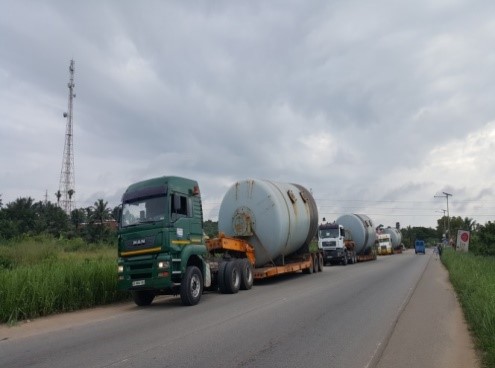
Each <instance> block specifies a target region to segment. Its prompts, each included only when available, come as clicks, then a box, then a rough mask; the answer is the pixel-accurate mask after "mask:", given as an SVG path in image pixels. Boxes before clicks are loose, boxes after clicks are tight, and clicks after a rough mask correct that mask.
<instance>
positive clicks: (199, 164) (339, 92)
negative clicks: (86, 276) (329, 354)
mask: <svg viewBox="0 0 495 368" xmlns="http://www.w3.org/2000/svg"><path fill="white" fill-rule="evenodd" d="M0 5H1V9H2V11H1V12H0V127H1V134H0V194H1V199H2V201H3V204H4V205H5V204H7V203H9V202H11V201H14V200H15V199H16V198H18V197H28V196H30V197H32V198H34V199H35V200H37V201H38V200H44V199H45V194H46V193H47V194H48V200H50V201H52V202H56V198H55V195H54V193H55V192H56V191H57V190H58V189H59V180H60V172H61V168H62V158H63V151H64V140H65V129H66V119H64V117H63V112H65V111H67V105H68V93H69V89H68V88H67V83H68V82H69V63H70V60H71V59H74V60H75V93H76V98H75V100H74V154H75V155H74V156H75V157H74V166H75V183H76V188H75V190H76V194H75V200H76V206H77V207H87V206H90V205H92V204H93V203H94V202H95V201H96V200H97V199H99V198H103V199H104V200H106V201H108V203H109V205H110V206H112V207H113V206H115V205H117V204H118V202H119V200H120V199H121V196H122V193H123V192H124V190H125V188H126V187H127V186H128V185H129V184H131V183H132V182H134V181H137V180H142V179H147V178H151V177H154V176H162V175H178V176H185V177H190V178H194V179H197V180H198V181H199V184H200V187H201V192H202V196H203V200H204V212H205V219H212V220H216V219H217V214H218V208H219V206H220V203H221V200H222V198H223V195H224V193H225V192H226V191H227V190H228V188H229V187H230V186H231V185H232V184H233V183H235V181H237V180H244V179H248V178H254V179H269V180H274V181H279V182H291V183H297V184H301V185H303V186H305V187H306V188H308V189H311V190H312V192H313V195H314V197H315V199H316V202H317V205H318V208H319V216H320V218H322V217H325V218H326V219H327V220H331V221H332V220H334V219H335V218H336V217H338V216H339V215H341V214H343V213H364V214H368V215H369V216H370V217H371V218H372V219H373V220H374V221H375V222H376V223H380V224H383V225H385V226H395V223H396V222H400V224H401V226H402V227H405V226H408V225H411V226H431V227H436V224H437V219H439V218H441V217H442V215H443V211H442V210H446V209H447V206H446V198H445V197H443V198H442V197H440V198H435V197H434V196H435V195H442V192H447V193H451V194H452V197H450V198H449V210H450V215H451V216H461V217H470V218H473V219H475V220H476V221H477V222H478V223H481V224H485V223H486V222H487V221H494V220H495V192H494V174H495V156H494V150H495V101H494V96H495V2H494V1H493V0H484V1H476V0H465V1H464V0H417V1H397V0H376V1H352V0H346V1H340V0H339V1H333V0H320V1H290V0H283V1H282V0H281V1H146V2H142V1H122V0H120V1H85V2H82V1H81V2H76V1H19V0H12V1H10V0H0Z"/></svg>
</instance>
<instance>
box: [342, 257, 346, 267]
mask: <svg viewBox="0 0 495 368" xmlns="http://www.w3.org/2000/svg"><path fill="white" fill-rule="evenodd" d="M342 265H344V266H347V254H344V259H343V260H342Z"/></svg>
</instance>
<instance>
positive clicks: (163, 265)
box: [158, 261, 170, 270]
mask: <svg viewBox="0 0 495 368" xmlns="http://www.w3.org/2000/svg"><path fill="white" fill-rule="evenodd" d="M169 267H170V264H169V263H168V262H167V261H160V262H158V268H159V269H161V270H168V269H169Z"/></svg>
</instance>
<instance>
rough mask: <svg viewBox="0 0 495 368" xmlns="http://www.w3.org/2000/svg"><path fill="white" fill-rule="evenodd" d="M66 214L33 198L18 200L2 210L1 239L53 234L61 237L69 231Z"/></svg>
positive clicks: (50, 204) (48, 203)
mask: <svg viewBox="0 0 495 368" xmlns="http://www.w3.org/2000/svg"><path fill="white" fill-rule="evenodd" d="M68 226H69V223H68V219H67V215H66V214H65V212H64V211H63V210H62V209H61V208H59V207H58V206H56V205H54V204H52V203H51V202H47V203H44V202H36V203H35V202H34V200H33V199H32V198H31V197H28V198H18V199H17V200H15V201H14V202H11V203H8V204H7V206H6V207H5V208H2V209H1V210H0V238H1V239H12V238H16V237H19V236H22V235H38V234H42V233H45V234H51V235H53V236H60V235H61V234H62V233H65V232H66V231H67V230H68Z"/></svg>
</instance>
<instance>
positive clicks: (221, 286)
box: [217, 262, 227, 294]
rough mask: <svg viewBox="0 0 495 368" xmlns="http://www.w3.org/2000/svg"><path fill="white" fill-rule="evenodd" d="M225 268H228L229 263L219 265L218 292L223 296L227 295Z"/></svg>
mask: <svg viewBox="0 0 495 368" xmlns="http://www.w3.org/2000/svg"><path fill="white" fill-rule="evenodd" d="M225 267H227V262H220V263H219V264H218V274H217V283H218V290H219V291H220V292H221V293H222V294H227V287H226V285H225Z"/></svg>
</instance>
